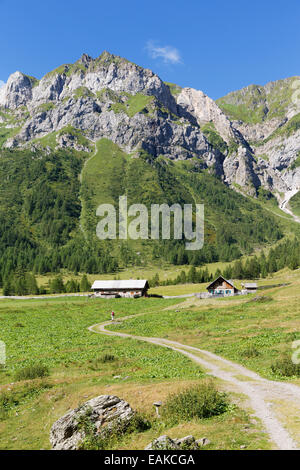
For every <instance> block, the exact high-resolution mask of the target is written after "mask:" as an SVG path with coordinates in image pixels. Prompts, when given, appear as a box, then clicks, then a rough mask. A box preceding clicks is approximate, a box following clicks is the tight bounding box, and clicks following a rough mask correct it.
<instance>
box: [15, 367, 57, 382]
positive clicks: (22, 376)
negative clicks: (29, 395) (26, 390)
mask: <svg viewBox="0 0 300 470" xmlns="http://www.w3.org/2000/svg"><path fill="white" fill-rule="evenodd" d="M48 375H49V369H48V367H47V366H45V365H43V364H35V365H32V366H27V367H24V368H23V369H20V370H18V371H17V372H16V374H15V380H17V381H19V380H30V379H36V378H38V377H46V376H48Z"/></svg>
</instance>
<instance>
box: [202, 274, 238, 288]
mask: <svg viewBox="0 0 300 470" xmlns="http://www.w3.org/2000/svg"><path fill="white" fill-rule="evenodd" d="M219 279H222V280H223V281H226V282H228V284H230V285H231V286H232V287H233V288H234V289H237V288H236V287H235V285H234V284H233V282H232V281H228V280H227V279H225V277H223V276H219V277H217V279H215V280H214V281H213V282H211V283H210V284H209V285H208V286H207V288H206V289H209V288H210V286H212V285H213V284H214V283H215V282H217V281H218V280H219Z"/></svg>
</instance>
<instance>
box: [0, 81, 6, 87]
mask: <svg viewBox="0 0 300 470" xmlns="http://www.w3.org/2000/svg"><path fill="white" fill-rule="evenodd" d="M3 85H5V82H4V81H3V80H0V88H2V87H3Z"/></svg>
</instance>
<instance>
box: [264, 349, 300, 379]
mask: <svg viewBox="0 0 300 470" xmlns="http://www.w3.org/2000/svg"><path fill="white" fill-rule="evenodd" d="M271 369H272V372H273V373H274V374H276V375H281V376H283V377H293V376H296V377H300V364H294V363H293V362H292V358H291V355H290V354H289V353H287V352H286V353H283V354H282V356H281V357H280V358H279V359H277V361H276V362H275V363H273V364H272V365H271Z"/></svg>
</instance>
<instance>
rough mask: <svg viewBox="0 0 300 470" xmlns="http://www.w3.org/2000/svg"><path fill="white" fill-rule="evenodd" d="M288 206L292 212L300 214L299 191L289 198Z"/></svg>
mask: <svg viewBox="0 0 300 470" xmlns="http://www.w3.org/2000/svg"><path fill="white" fill-rule="evenodd" d="M290 206H291V208H292V211H293V213H294V214H296V215H298V216H300V191H298V193H297V194H295V196H293V197H292V198H291V199H290Z"/></svg>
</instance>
